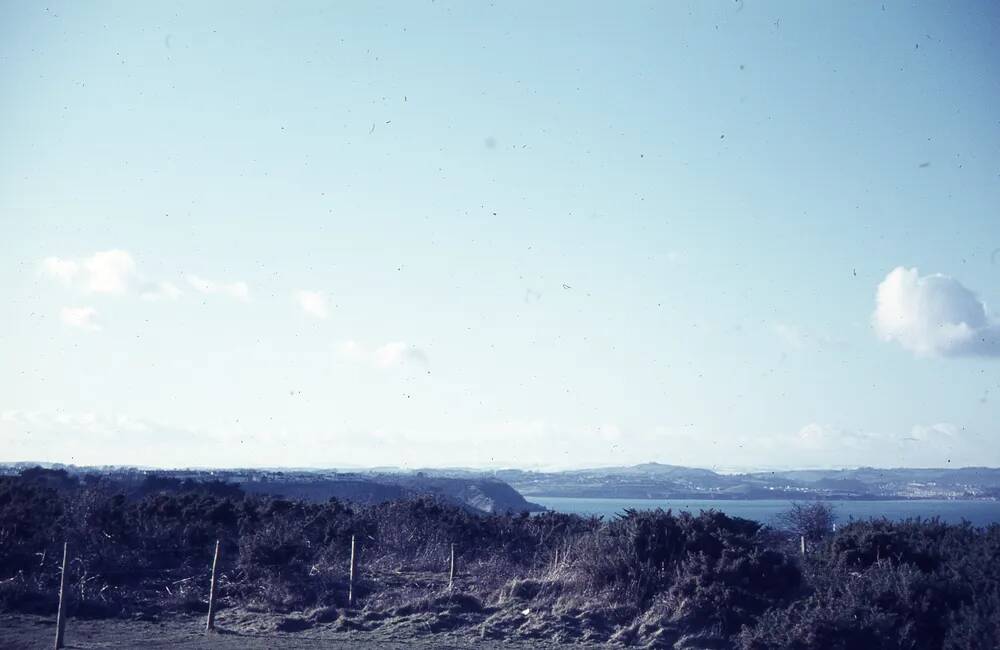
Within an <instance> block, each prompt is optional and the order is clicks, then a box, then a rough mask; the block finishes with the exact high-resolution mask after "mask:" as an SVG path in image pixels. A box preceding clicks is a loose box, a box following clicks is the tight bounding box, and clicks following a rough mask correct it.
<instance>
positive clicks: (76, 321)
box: [59, 307, 101, 332]
mask: <svg viewBox="0 0 1000 650" xmlns="http://www.w3.org/2000/svg"><path fill="white" fill-rule="evenodd" d="M95 316H97V310H96V309H94V308H93V307H63V308H62V310H61V311H60V312H59V319H60V320H61V321H62V322H63V323H65V324H66V325H69V326H70V327H79V328H80V329H87V330H92V331H95V332H96V331H98V330H100V329H101V326H100V325H98V324H97V323H95V322H94V317H95Z"/></svg>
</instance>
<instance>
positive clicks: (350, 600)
mask: <svg viewBox="0 0 1000 650" xmlns="http://www.w3.org/2000/svg"><path fill="white" fill-rule="evenodd" d="M354 542H355V540H354V535H351V574H350V577H349V579H348V582H347V604H348V605H353V604H354V574H355V573H356V572H357V570H358V556H357V553H356V547H355V545H354Z"/></svg>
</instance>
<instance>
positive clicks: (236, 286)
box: [187, 275, 250, 301]
mask: <svg viewBox="0 0 1000 650" xmlns="http://www.w3.org/2000/svg"><path fill="white" fill-rule="evenodd" d="M187 281H188V284H190V285H191V286H192V287H193V288H194V289H195V291H198V292H200V293H218V294H223V295H226V296H229V297H231V298H236V299H237V300H243V301H247V300H250V287H248V286H247V283H246V282H230V283H225V282H214V281H212V280H206V279H204V278H200V277H198V276H197V275H189V276H187Z"/></svg>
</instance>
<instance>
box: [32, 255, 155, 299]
mask: <svg viewBox="0 0 1000 650" xmlns="http://www.w3.org/2000/svg"><path fill="white" fill-rule="evenodd" d="M42 270H43V271H44V272H45V273H46V274H47V275H49V276H50V277H52V278H54V279H56V280H58V281H59V282H61V283H63V284H65V285H67V286H76V287H79V288H80V289H82V290H84V291H87V292H90V293H116V294H120V293H125V291H126V290H127V289H128V284H129V282H130V281H131V280H132V278H133V276H134V275H135V260H133V259H132V255H130V254H129V253H128V251H123V250H117V249H115V250H107V251H99V252H97V253H94V254H93V255H91V256H90V257H83V258H79V259H75V260H73V259H64V258H61V257H46V258H45V259H44V260H42Z"/></svg>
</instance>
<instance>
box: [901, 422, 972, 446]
mask: <svg viewBox="0 0 1000 650" xmlns="http://www.w3.org/2000/svg"><path fill="white" fill-rule="evenodd" d="M960 433H961V427H959V426H958V425H957V424H952V423H951V422H938V423H937V424H918V425H916V426H914V427H913V430H912V431H910V436H911V437H912V438H913V439H914V440H919V441H921V442H924V441H950V440H954V439H956V438H958V436H959V434H960Z"/></svg>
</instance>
